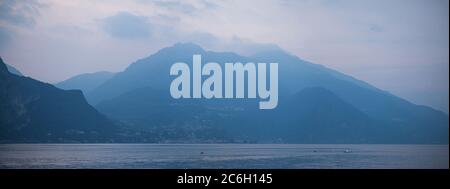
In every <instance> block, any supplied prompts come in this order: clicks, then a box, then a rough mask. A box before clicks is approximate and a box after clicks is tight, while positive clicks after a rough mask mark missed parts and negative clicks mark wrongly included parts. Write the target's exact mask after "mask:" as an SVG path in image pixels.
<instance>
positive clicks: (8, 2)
mask: <svg viewBox="0 0 450 189" xmlns="http://www.w3.org/2000/svg"><path fill="white" fill-rule="evenodd" d="M42 6H43V4H41V3H39V2H38V1H35V0H23V1H16V0H2V1H0V20H1V21H2V22H6V23H8V24H13V25H18V26H33V25H34V24H35V19H34V18H35V16H37V15H39V9H40V8H41V7H42Z"/></svg>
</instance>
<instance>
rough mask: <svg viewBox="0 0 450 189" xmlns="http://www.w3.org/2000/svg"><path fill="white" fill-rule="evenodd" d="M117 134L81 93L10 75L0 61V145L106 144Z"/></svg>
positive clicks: (111, 124) (113, 127)
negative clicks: (44, 143) (11, 143)
mask: <svg viewBox="0 0 450 189" xmlns="http://www.w3.org/2000/svg"><path fill="white" fill-rule="evenodd" d="M117 132H118V128H117V126H116V125H114V124H113V122H111V121H110V120H108V119H107V118H106V117H105V116H103V115H102V114H100V113H99V112H98V111H97V110H95V109H94V108H93V107H92V106H90V105H89V104H88V103H87V102H86V100H85V99H84V97H83V94H82V93H81V91H79V90H69V91H65V90H61V89H58V88H56V87H54V86H52V85H50V84H46V83H42V82H40V81H37V80H34V79H31V78H28V77H23V76H18V75H14V74H11V73H10V72H8V70H7V67H6V65H5V64H4V62H3V60H2V59H1V58H0V141H1V142H73V141H76V142H107V141H111V140H113V139H114V135H115V133H117Z"/></svg>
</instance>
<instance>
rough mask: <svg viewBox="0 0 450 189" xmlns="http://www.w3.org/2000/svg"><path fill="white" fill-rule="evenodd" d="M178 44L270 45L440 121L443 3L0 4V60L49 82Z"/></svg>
mask: <svg viewBox="0 0 450 189" xmlns="http://www.w3.org/2000/svg"><path fill="white" fill-rule="evenodd" d="M177 42H194V43H198V44H199V45H201V46H202V47H204V48H205V49H208V50H215V51H235V52H237V53H240V54H243V55H250V54H252V53H255V52H257V51H260V50H264V49H270V48H274V47H276V46H278V47H280V48H282V49H284V50H286V51H287V52H290V53H291V54H294V55H296V56H298V57H300V58H302V59H304V60H307V61H310V62H313V63H317V64H322V65H324V66H327V67H329V68H332V69H335V70H338V71H340V72H343V73H345V74H348V75H351V76H353V77H355V78H358V79H361V80H364V81H366V82H368V83H370V84H372V85H374V86H376V87H378V88H380V89H383V90H386V91H389V92H390V93H392V94H395V95H397V96H400V97H402V98H405V99H407V100H409V101H411V102H413V103H416V104H420V105H427V106H431V107H433V108H435V109H439V110H442V111H444V112H447V113H448V109H449V107H448V104H449V88H448V85H449V71H448V70H449V1H447V0H217V1H208V0H183V1H181V0H180V1H176V0H166V1H162V0H156V1H145V0H128V1H119V0H77V1H60V0H42V1H40V0H19V1H14V0H0V56H1V57H2V58H3V59H4V61H5V62H6V63H8V64H10V65H12V66H14V67H16V68H17V69H19V70H20V71H21V72H22V73H23V74H25V75H27V76H30V77H33V78H35V79H38V80H41V81H44V82H49V83H55V82H59V81H62V80H65V79H67V78H70V77H72V76H75V75H77V74H81V73H91V72H96V71H112V72H119V71H122V70H123V69H125V68H126V67H127V66H128V65H130V64H131V63H133V62H134V61H136V60H138V59H140V58H144V57H147V56H149V55H151V54H153V53H155V52H156V51H157V50H159V49H161V48H163V47H167V46H170V45H173V44H174V43H177Z"/></svg>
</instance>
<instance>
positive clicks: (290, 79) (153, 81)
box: [87, 43, 449, 143]
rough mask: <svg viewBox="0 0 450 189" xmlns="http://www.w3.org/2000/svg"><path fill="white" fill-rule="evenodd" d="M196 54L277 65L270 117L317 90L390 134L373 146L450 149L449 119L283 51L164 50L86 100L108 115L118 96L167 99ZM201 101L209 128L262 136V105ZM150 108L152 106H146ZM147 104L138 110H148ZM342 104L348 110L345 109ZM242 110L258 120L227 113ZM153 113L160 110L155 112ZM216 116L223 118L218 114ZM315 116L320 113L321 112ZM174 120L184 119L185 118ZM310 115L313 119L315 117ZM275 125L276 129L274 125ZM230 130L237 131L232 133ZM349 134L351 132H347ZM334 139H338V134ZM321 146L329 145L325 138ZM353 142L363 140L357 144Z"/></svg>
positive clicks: (190, 47) (178, 46)
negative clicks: (148, 91) (175, 71)
mask: <svg viewBox="0 0 450 189" xmlns="http://www.w3.org/2000/svg"><path fill="white" fill-rule="evenodd" d="M193 54H201V55H202V63H203V64H205V63H207V62H210V61H212V62H217V63H219V64H221V65H223V64H224V63H227V62H231V63H234V62H242V63H247V62H266V63H270V62H278V63H279V88H280V91H279V96H280V98H279V107H278V108H277V109H275V110H269V111H273V112H276V111H280V110H282V109H283V107H282V104H285V103H286V102H287V101H289V100H290V99H291V98H292V96H293V95H295V94H297V93H298V92H300V91H302V90H304V89H307V88H316V87H319V88H323V89H325V90H326V91H329V92H330V93H331V94H333V95H328V96H327V97H329V98H333V99H335V100H334V101H343V102H345V104H347V105H349V106H351V107H354V108H355V109H356V110H357V111H358V112H360V113H362V115H365V117H367V118H368V119H370V120H371V124H372V125H370V126H373V124H375V123H376V124H378V125H377V127H379V128H381V129H380V130H382V131H383V132H386V133H387V134H384V135H382V134H380V135H378V136H376V135H375V134H374V137H377V138H376V139H374V140H371V141H379V142H381V143H382V142H383V141H382V140H386V142H392V141H396V142H402V143H403V142H406V143H448V123H449V122H448V115H446V114H444V113H442V112H440V111H436V110H434V109H432V108H429V107H425V106H417V105H414V104H412V103H410V102H408V101H406V100H403V99H401V98H399V97H396V96H394V95H391V94H389V93H388V92H386V91H382V90H380V89H377V88H375V87H373V86H371V85H370V84H368V83H366V82H363V81H360V80H357V79H354V78H352V77H350V76H347V75H345V74H342V73H339V72H337V71H334V70H331V69H328V68H326V67H323V66H320V65H317V64H312V63H309V62H306V61H303V60H301V59H299V58H297V57H295V56H292V55H290V54H288V53H285V52H283V51H280V50H274V51H269V52H265V53H263V54H257V55H255V56H252V57H243V56H239V55H237V54H234V53H227V52H225V53H221V52H211V51H205V50H203V49H202V48H201V47H199V46H197V45H195V44H191V43H187V44H176V45H174V46H172V47H168V48H164V49H161V50H160V51H159V52H157V53H155V54H153V55H151V56H149V57H148V58H144V59H142V60H139V61H137V62H135V63H133V64H132V65H130V66H129V67H128V68H127V69H126V70H125V71H123V72H121V73H118V74H117V75H115V76H114V77H112V78H111V79H110V80H108V81H106V82H105V83H104V84H102V85H100V86H99V87H98V88H96V89H94V90H93V91H92V92H91V93H89V94H88V95H87V98H88V99H90V101H91V102H93V104H97V103H99V102H102V101H104V100H108V99H111V100H112V101H109V102H108V103H106V104H102V105H101V106H98V107H99V109H100V110H101V111H103V112H105V113H107V114H109V113H110V110H108V108H105V107H120V106H115V104H124V103H123V102H121V101H126V97H120V96H121V95H122V94H125V93H127V92H130V91H133V90H135V89H139V88H146V87H150V88H152V89H154V90H158V91H164V92H165V93H164V94H163V95H167V96H168V95H169V92H168V91H169V86H170V82H171V81H172V79H173V78H174V77H171V76H170V75H169V70H170V66H171V65H172V64H173V63H175V62H185V63H187V64H189V65H192V55H193ZM135 96H136V97H135V98H136V99H141V100H142V101H145V99H146V98H137V96H139V95H138V93H135ZM334 97H336V98H334ZM201 101H202V103H203V105H204V106H205V108H206V110H208V111H209V110H211V111H210V113H209V114H208V115H215V117H214V116H212V117H208V120H210V121H211V122H214V123H217V124H221V123H223V124H227V125H229V127H233V125H238V126H237V127H236V128H237V131H239V128H241V130H240V131H243V129H242V127H241V126H240V125H242V124H241V123H244V122H246V121H248V123H247V125H252V127H253V128H254V132H259V130H261V129H260V128H258V126H257V125H258V123H255V122H254V121H255V120H257V119H254V118H253V117H252V116H257V117H261V115H258V114H259V113H258V111H260V110H259V109H258V108H257V103H258V100H248V99H246V100H228V99H227V100H217V99H215V100H201ZM105 102H106V101H105ZM148 103H150V102H146V103H144V104H148ZM336 103H337V102H336ZM144 104H141V105H139V106H144ZM338 104H341V105H343V106H344V103H338ZM242 108H244V109H250V110H251V109H254V110H256V113H254V114H255V115H254V114H253V113H251V111H249V112H250V114H249V116H247V117H242V116H241V117H240V118H239V115H237V116H238V117H235V115H236V114H239V112H235V113H233V112H231V113H230V112H229V111H227V110H226V109H237V110H239V109H242ZM340 108H342V109H343V110H348V112H345V111H343V112H334V113H336V115H340V114H337V113H342V114H343V115H347V114H348V115H353V114H354V112H355V111H350V110H351V108H345V107H340ZM141 109H145V108H141ZM153 111H158V110H157V109H155V110H153ZM216 111H222V112H219V113H217V112H216ZM323 111H325V109H323ZM307 112H309V111H304V114H306V113H307ZM294 113H295V110H292V111H288V112H284V114H289V115H292V114H294ZM124 114H125V112H124ZM128 114H133V115H135V116H136V117H139V116H141V117H145V116H143V112H140V111H137V110H136V111H134V113H131V112H128ZM271 114H273V113H267V116H266V117H270V115H271ZM316 114H320V113H319V112H318V113H316ZM176 115H177V116H182V115H181V114H176ZM218 115H230V116H231V117H235V118H233V119H230V120H228V119H222V118H221V117H220V116H218ZM302 115H303V114H302ZM308 115H309V116H313V115H311V114H308ZM112 116H114V117H118V118H121V119H122V118H123V116H122V115H121V114H120V113H117V114H115V115H112ZM279 116H280V117H272V119H274V120H282V119H284V117H282V116H283V115H282V114H280V115H279ZM299 116H300V115H299ZM316 116H318V115H316ZM330 116H332V115H330ZM333 118H334V117H333ZM139 119H140V118H139ZM151 119H152V118H150V117H145V119H140V120H141V121H140V123H145V121H142V120H147V121H149V122H152V120H151ZM155 119H156V120H158V117H155ZM330 119H331V118H330ZM355 119H359V117H358V116H357V117H355ZM297 121H301V120H297ZM269 122H270V121H269ZM252 123H253V124H252ZM299 123H300V122H299ZM272 124H273V125H276V124H277V123H275V122H272ZM355 124H356V123H355ZM363 126H364V125H363ZM229 130H230V131H233V130H232V129H229ZM273 130H275V129H273ZM347 132H353V131H351V130H347ZM390 133H396V135H398V137H397V138H398V140H390V139H391V138H389V137H384V136H392V135H391V134H390ZM369 134H370V132H369ZM336 136H339V135H337V134H336ZM367 137H368V138H367V140H369V138H371V137H369V136H367ZM393 138H395V137H393ZM323 140H324V141H325V138H324V139H323ZM354 141H361V140H360V139H357V138H354Z"/></svg>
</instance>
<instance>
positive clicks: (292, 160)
mask: <svg viewBox="0 0 450 189" xmlns="http://www.w3.org/2000/svg"><path fill="white" fill-rule="evenodd" d="M448 152H449V151H448V145H364V144H363V145H354V144H2V145H0V168H13V169H14V168H45V169H47V168H101V169H102V168H288V169H293V168H314V169H315V168H336V169H341V168H356V169H360V168H370V169H372V168H375V169H378V168H388V169H392V168H406V169H415V168H419V169H423V168H438V169H448V168H449V155H448V154H449V153H448Z"/></svg>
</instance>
